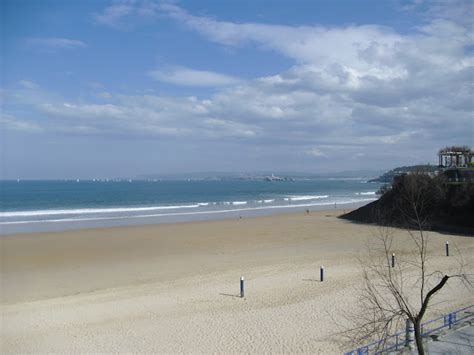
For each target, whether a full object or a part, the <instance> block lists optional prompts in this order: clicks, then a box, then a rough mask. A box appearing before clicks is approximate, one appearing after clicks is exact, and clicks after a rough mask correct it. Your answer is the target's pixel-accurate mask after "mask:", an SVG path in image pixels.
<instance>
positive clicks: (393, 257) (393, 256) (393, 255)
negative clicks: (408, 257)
mask: <svg viewBox="0 0 474 355" xmlns="http://www.w3.org/2000/svg"><path fill="white" fill-rule="evenodd" d="M392 267H395V253H392Z"/></svg>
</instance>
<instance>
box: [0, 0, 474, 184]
mask: <svg viewBox="0 0 474 355" xmlns="http://www.w3.org/2000/svg"><path fill="white" fill-rule="evenodd" d="M1 6H2V8H1V13H2V15H1V16H2V18H1V22H2V26H3V27H2V49H1V56H2V59H1V70H2V73H1V74H2V80H1V83H0V85H1V86H0V95H1V100H2V112H1V113H2V116H1V118H0V124H1V145H0V149H1V163H2V167H1V174H2V178H14V179H16V178H69V177H79V178H94V177H118V176H135V175H139V174H147V173H156V174H167V173H184V172H198V171H235V172H237V171H262V170H266V171H275V172H278V171H298V172H335V171H341V170H357V169H380V168H381V169H386V168H392V167H395V166H398V165H404V164H413V163H426V162H432V163H436V162H437V160H436V155H435V154H436V151H437V149H438V148H440V147H442V146H445V145H449V144H468V145H471V146H473V145H474V126H473V125H474V123H473V122H474V114H473V109H474V96H473V85H474V61H473V54H474V34H473V18H474V2H472V1H470V0H468V1H441V2H439V1H430V2H427V1H420V0H418V1H401V0H386V1H379V0H362V1H360V0H358V1H355V0H354V1H343V0H338V1H330V0H324V1H323V0H319V1H310V0H293V1H289V0H288V1H283V0H275V1H269V0H265V1H263V0H252V1H242V0H227V1H219V0H213V1H186V0H182V1H154V0H144V1H142V0H113V1H92V0H86V1H72V0H71V1H64V0H56V1H50V0H44V1H35V0H31V1H26V0H3V1H2V5H1Z"/></svg>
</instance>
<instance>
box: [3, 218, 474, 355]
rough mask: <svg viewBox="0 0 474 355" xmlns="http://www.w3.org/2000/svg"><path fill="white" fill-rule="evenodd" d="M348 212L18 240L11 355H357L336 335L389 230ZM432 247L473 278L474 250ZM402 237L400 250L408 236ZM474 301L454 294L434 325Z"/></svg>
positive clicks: (450, 290)
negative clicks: (376, 242)
mask: <svg viewBox="0 0 474 355" xmlns="http://www.w3.org/2000/svg"><path fill="white" fill-rule="evenodd" d="M341 213H342V211H338V210H332V211H320V212H312V213H311V214H310V215H306V214H303V213H298V214H286V215H274V216H266V217H256V218H243V219H234V220H221V221H206V222H190V223H177V224H162V225H155V226H130V227H118V228H106V229H90V230H78V231H67V232H54V233H36V234H18V235H12V236H4V237H2V238H0V241H1V256H2V265H1V266H2V279H1V281H2V285H1V286H2V287H1V289H2V291H1V299H2V305H1V352H2V353H29V352H41V353H83V352H139V353H145V352H153V353H324V354H329V353H341V352H342V351H344V350H349V349H347V348H345V345H344V344H343V343H342V342H341V341H340V337H338V336H337V335H336V333H337V332H338V331H340V330H341V329H340V327H339V326H338V325H337V324H336V323H337V321H338V320H340V319H342V318H341V316H342V315H343V314H344V313H345V312H346V311H347V310H349V309H354V307H356V306H357V305H356V299H357V297H356V296H357V292H358V291H357V289H358V286H359V285H360V280H361V277H360V268H359V266H358V262H357V260H356V258H357V257H358V256H361V255H364V254H365V252H366V248H367V244H368V243H371V241H372V240H373V238H375V236H376V235H377V233H378V229H377V227H375V226H370V225H362V224H354V223H351V222H348V221H345V220H341V219H338V218H337V216H338V215H339V214H341ZM430 235H431V240H430V247H431V248H432V253H431V258H432V260H433V263H436V265H437V267H439V268H440V269H443V268H444V267H449V266H453V267H454V266H455V264H456V262H457V260H458V259H457V258H456V257H455V256H456V253H457V252H458V250H461V251H462V254H463V256H464V262H465V263H466V264H467V265H468V267H470V268H471V269H470V270H471V272H472V265H473V262H474V238H472V237H466V236H455V235H445V234H440V233H434V232H433V233H430ZM395 236H396V243H395V244H396V245H395V247H394V251H395V252H398V251H399V250H400V249H401V248H403V246H404V245H406V241H407V240H408V236H407V234H406V232H405V231H403V230H396V231H395ZM447 240H448V241H449V242H450V245H452V257H449V258H447V257H445V256H444V243H445V241H447ZM320 265H324V266H325V270H326V280H325V281H324V282H320V281H319V267H320ZM241 276H244V277H245V280H246V281H245V282H246V283H245V286H246V294H245V298H243V299H242V298H240V297H238V293H239V279H240V277H241ZM471 303H473V297H472V295H471V294H470V292H469V290H467V289H465V288H462V287H460V286H459V284H458V283H456V282H453V283H450V284H448V286H447V287H446V288H444V289H443V290H442V291H441V293H440V294H439V295H437V297H436V299H435V302H434V303H433V307H432V310H431V313H430V314H429V315H428V316H427V317H429V316H432V315H436V314H438V313H441V312H444V311H447V310H451V309H456V308H459V307H461V306H463V305H467V304H471Z"/></svg>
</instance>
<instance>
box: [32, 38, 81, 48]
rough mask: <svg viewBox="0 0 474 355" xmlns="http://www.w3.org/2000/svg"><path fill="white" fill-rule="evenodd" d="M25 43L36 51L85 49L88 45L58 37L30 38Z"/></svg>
mask: <svg viewBox="0 0 474 355" xmlns="http://www.w3.org/2000/svg"><path fill="white" fill-rule="evenodd" d="M25 43H26V44H27V45H28V46H29V47H31V48H34V49H39V50H43V51H57V50H61V49H76V48H84V47H86V44H85V43H84V42H82V41H79V40H75V39H68V38H57V37H29V38H26V39H25Z"/></svg>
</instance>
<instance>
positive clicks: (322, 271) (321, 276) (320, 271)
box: [319, 265, 324, 282]
mask: <svg viewBox="0 0 474 355" xmlns="http://www.w3.org/2000/svg"><path fill="white" fill-rule="evenodd" d="M319 279H320V280H321V282H323V281H324V266H322V265H321V267H320V268H319Z"/></svg>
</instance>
